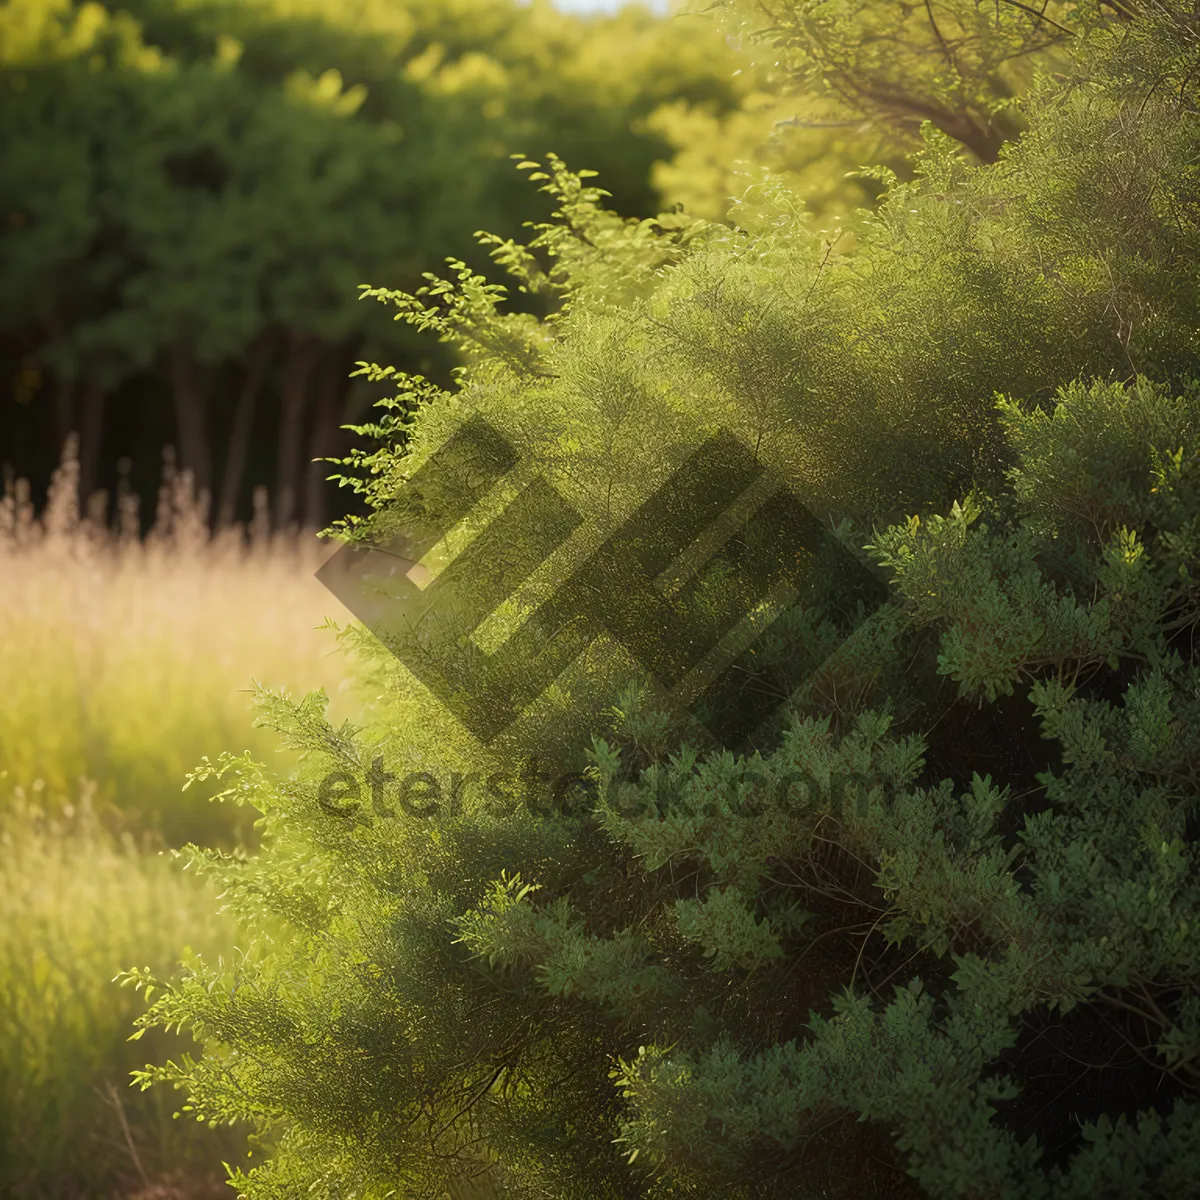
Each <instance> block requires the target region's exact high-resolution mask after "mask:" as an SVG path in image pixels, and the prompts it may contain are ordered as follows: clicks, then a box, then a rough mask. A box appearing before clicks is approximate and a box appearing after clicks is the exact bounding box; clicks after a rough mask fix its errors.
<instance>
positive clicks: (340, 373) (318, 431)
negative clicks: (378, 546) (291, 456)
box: [304, 343, 350, 529]
mask: <svg viewBox="0 0 1200 1200" xmlns="http://www.w3.org/2000/svg"><path fill="white" fill-rule="evenodd" d="M349 365H350V364H349V351H348V350H347V347H346V345H345V344H344V343H342V344H339V345H337V346H335V347H334V348H333V349H332V350H330V351H328V352H327V353H326V355H325V358H324V361H323V363H322V370H321V373H320V376H319V380H318V384H317V397H316V411H315V412H314V414H313V420H312V435H311V438H310V439H309V443H308V458H309V462H308V476H307V478H306V480H305V488H304V524H305V525H306V526H307V527H309V528H311V529H324V528H325V526H326V524H327V523H328V520H329V517H328V506H327V500H328V497H329V490H328V489H329V484H328V483H327V482H326V478H327V476H328V475H329V474H330V472H331V471H332V470H333V465H332V464H331V463H326V462H314V461H313V460H314V459H320V458H327V457H329V456H331V455H334V454H337V453H338V451H339V449H340V442H341V429H340V428H339V426H340V425H341V423H342V421H343V419H344V407H345V405H344V402H345V396H346V384H347V383H348V382H349V375H350V372H349V369H348V368H349Z"/></svg>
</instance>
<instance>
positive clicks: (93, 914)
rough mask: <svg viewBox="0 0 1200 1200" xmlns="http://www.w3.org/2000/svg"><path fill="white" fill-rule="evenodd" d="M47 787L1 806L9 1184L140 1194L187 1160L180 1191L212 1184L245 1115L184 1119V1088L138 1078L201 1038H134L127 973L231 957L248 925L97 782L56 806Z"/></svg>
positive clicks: (2, 1165) (3, 1088)
mask: <svg viewBox="0 0 1200 1200" xmlns="http://www.w3.org/2000/svg"><path fill="white" fill-rule="evenodd" d="M2 786H3V785H2V783H0V787H2ZM43 798H45V799H51V798H50V797H46V796H45V795H44V790H43V789H38V790H37V792H35V793H33V794H32V795H29V794H26V793H24V792H23V791H22V790H21V789H16V790H14V791H11V792H9V793H8V794H7V796H6V805H5V811H4V814H3V816H2V817H0V1195H4V1196H11V1197H14V1200H24V1198H25V1197H30V1198H33V1197H37V1198H38V1200H51V1198H52V1197H56V1196H64V1197H66V1196H71V1197H83V1196H97V1197H107V1196H115V1195H117V1194H121V1195H123V1196H133V1195H134V1194H136V1193H137V1192H138V1191H139V1190H146V1189H147V1188H148V1187H149V1186H150V1184H152V1183H156V1182H158V1181H160V1180H163V1179H165V1178H169V1177H170V1176H171V1175H172V1174H174V1175H179V1174H180V1173H181V1172H183V1173H185V1174H186V1175H187V1176H188V1177H189V1178H190V1180H191V1181H192V1183H193V1186H192V1188H191V1189H189V1190H187V1191H184V1192H182V1193H181V1194H191V1195H198V1194H200V1188H199V1187H198V1186H196V1185H198V1184H203V1185H207V1188H206V1190H208V1191H211V1190H212V1189H213V1188H214V1186H215V1185H217V1184H219V1182H220V1179H221V1177H222V1176H223V1171H222V1168H221V1161H222V1159H226V1160H228V1159H230V1158H231V1157H232V1156H233V1155H235V1154H237V1155H238V1156H239V1157H244V1156H245V1154H246V1146H245V1138H246V1135H245V1131H238V1130H229V1129H225V1130H216V1131H213V1130H209V1129H207V1128H197V1127H196V1126H195V1124H194V1123H191V1122H186V1121H178V1120H174V1119H173V1112H174V1111H175V1110H176V1109H178V1108H179V1105H180V1098H179V1097H177V1096H175V1095H174V1094H172V1093H170V1092H167V1093H165V1094H164V1093H163V1092H162V1089H158V1090H152V1091H151V1092H148V1093H142V1092H141V1091H139V1090H137V1089H131V1088H130V1075H129V1073H130V1072H131V1071H132V1070H134V1069H136V1068H137V1067H140V1066H142V1065H143V1064H144V1063H146V1062H147V1061H151V1060H156V1059H157V1058H164V1057H172V1056H178V1055H179V1054H180V1053H181V1052H183V1051H185V1050H187V1049H189V1048H190V1047H191V1041H190V1039H181V1038H177V1037H171V1038H165V1037H162V1036H161V1035H160V1036H159V1037H158V1039H157V1044H154V1045H148V1044H147V1043H148V1041H149V1039H144V1040H142V1041H138V1042H132V1043H131V1042H130V1041H129V1040H128V1039H129V1036H130V1034H131V1032H132V1021H133V1020H134V1018H135V1017H136V1016H137V1015H138V1014H139V1012H140V1011H141V1010H142V1008H143V1007H144V1001H143V1000H142V998H141V997H140V996H138V995H136V994H135V993H133V992H132V990H131V989H122V988H120V987H118V985H117V984H116V983H114V982H113V977H114V976H115V975H116V974H117V973H118V971H120V970H122V969H125V968H128V967H129V966H131V965H133V964H138V965H142V966H150V967H151V968H152V969H157V970H159V971H161V972H162V973H163V974H164V975H170V974H172V973H173V971H174V968H175V966H176V964H177V963H178V962H179V961H180V960H181V959H183V958H187V957H188V956H189V955H191V954H192V953H193V952H198V953H203V954H204V956H205V957H206V958H215V957H217V956H225V957H228V956H230V955H231V954H232V953H233V951H234V947H235V945H236V943H237V929H236V927H235V926H234V925H233V923H232V921H231V920H230V919H229V918H228V917H226V916H224V915H222V914H221V913H220V911H219V910H220V904H219V902H218V901H217V898H216V896H215V895H214V893H213V890H212V889H211V888H210V887H208V886H207V885H206V884H205V883H203V882H201V881H199V880H197V879H195V878H194V877H193V876H191V875H186V874H184V872H183V871H181V870H180V869H179V867H178V865H177V864H176V863H175V862H173V861H171V860H170V859H169V858H168V857H167V856H166V855H164V854H160V853H155V852H153V851H147V849H146V848H144V847H139V846H138V845H137V843H136V842H135V840H134V839H133V837H132V836H131V835H129V834H125V835H124V837H123V838H121V837H114V836H113V835H111V834H109V833H107V832H106V831H105V830H104V829H103V828H101V827H100V826H99V824H98V822H97V821H96V820H95V818H94V815H93V814H92V813H91V806H90V800H89V794H88V789H86V788H85V789H84V790H83V792H82V794H81V795H78V796H77V797H76V802H75V804H73V805H71V804H68V805H66V806H64V805H63V804H62V803H61V801H62V798H61V797H54V798H52V799H53V801H54V802H53V803H52V804H51V805H50V808H51V809H53V810H57V812H58V813H59V814H60V815H59V816H57V817H48V816H47V814H46V811H45V810H44V809H42V808H40V807H39V805H38V804H37V801H38V800H39V799H43Z"/></svg>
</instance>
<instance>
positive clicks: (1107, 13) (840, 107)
mask: <svg viewBox="0 0 1200 1200" xmlns="http://www.w3.org/2000/svg"><path fill="white" fill-rule="evenodd" d="M715 7H717V8H719V9H721V10H722V15H723V16H724V17H725V18H726V20H727V22H728V23H729V24H730V26H731V28H733V29H736V31H737V35H738V36H739V37H742V36H745V37H746V38H748V39H749V40H750V41H751V42H752V43H758V44H762V43H765V44H766V46H768V47H769V48H770V51H771V52H772V53H773V54H778V55H781V58H780V59H779V60H776V62H775V66H776V67H777V68H779V71H780V74H781V75H782V77H783V78H785V79H787V80H788V82H789V84H790V85H791V86H792V87H793V88H794V89H796V90H799V91H803V92H808V93H810V94H814V95H818V96H821V97H822V98H824V99H825V101H826V103H829V102H832V106H833V112H834V114H835V115H836V116H838V117H843V118H845V117H849V118H851V119H858V120H864V119H865V120H868V121H870V122H872V123H874V124H879V125H882V126H884V127H885V128H890V129H893V130H896V131H899V132H901V133H907V134H908V135H909V136H910V137H913V136H915V135H916V134H917V132H918V130H919V128H920V126H921V124H922V123H923V122H925V121H932V122H933V124H934V125H935V126H936V127H937V128H938V129H940V130H941V131H942V132H943V133H945V134H947V135H948V136H949V137H952V138H954V140H955V141H957V142H960V143H961V144H962V145H963V146H965V147H966V148H967V149H968V150H970V151H971V152H972V153H973V154H974V155H975V156H976V157H977V158H978V159H979V160H980V161H981V162H995V161H996V160H997V159H998V158H999V155H1000V147H1001V146H1002V145H1003V144H1004V142H1005V141H1008V140H1011V139H1012V138H1013V137H1014V136H1015V135H1016V134H1017V133H1019V132H1020V129H1021V123H1020V115H1019V110H1018V109H1017V108H1016V107H1015V102H1016V100H1017V97H1018V96H1019V95H1020V94H1021V92H1023V91H1024V90H1025V88H1026V87H1027V86H1028V84H1029V82H1030V80H1031V77H1032V69H1033V67H1034V66H1035V65H1036V64H1042V65H1046V66H1049V67H1053V66H1055V65H1062V64H1063V63H1064V57H1063V56H1064V53H1065V52H1066V51H1067V49H1068V47H1069V46H1070V44H1071V43H1072V42H1073V41H1075V40H1076V39H1077V38H1078V37H1079V36H1080V34H1081V33H1083V32H1084V31H1085V30H1087V29H1089V28H1093V27H1095V26H1097V25H1103V24H1105V23H1106V22H1107V21H1109V20H1112V19H1115V20H1117V21H1124V20H1128V19H1130V18H1131V17H1132V16H1133V15H1134V14H1136V13H1138V12H1140V11H1141V8H1142V6H1141V5H1139V4H1136V3H1131V4H1125V3H1124V2H1123V0H1112V2H1109V0H1083V2H1082V3H1080V2H1076V0H1065V2H1062V3H1058V2H1056V3H1047V4H1042V5H1038V6H1031V5H1027V4H1022V3H1019V2H1018V0H1002V2H998V3H996V4H995V5H992V6H985V5H980V4H976V3H974V0H938V2H937V3H934V2H933V0H920V2H915V0H912V2H910V0H898V2H897V3H894V4H890V5H885V6H882V7H881V6H879V5H878V4H871V3H868V2H867V0H770V2H768V0H715ZM764 18H765V19H766V20H767V22H768V24H766V25H761V24H759V22H760V21H761V20H763V19H764Z"/></svg>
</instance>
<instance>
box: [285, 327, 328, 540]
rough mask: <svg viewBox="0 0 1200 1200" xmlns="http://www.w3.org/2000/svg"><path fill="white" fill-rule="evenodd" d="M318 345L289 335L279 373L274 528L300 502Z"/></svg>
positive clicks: (301, 335)
mask: <svg viewBox="0 0 1200 1200" xmlns="http://www.w3.org/2000/svg"><path fill="white" fill-rule="evenodd" d="M320 349H321V346H320V343H319V342H318V341H317V340H316V338H314V337H312V336H311V335H310V334H307V333H301V332H298V331H293V332H292V334H291V338H290V344H289V346H288V353H287V363H286V365H285V367H284V371H283V386H282V389H281V396H280V406H279V443H278V447H279V450H278V455H277V457H276V464H275V528H276V529H284V528H286V526H287V525H288V524H289V522H291V521H292V519H293V518H294V517H295V515H296V507H297V503H298V501H299V499H300V480H301V477H302V471H301V462H300V455H301V447H302V446H303V445H304V415H305V411H306V409H307V407H308V396H309V390H310V387H311V383H312V372H313V367H314V366H315V364H316V361H317V356H318V354H319V353H320Z"/></svg>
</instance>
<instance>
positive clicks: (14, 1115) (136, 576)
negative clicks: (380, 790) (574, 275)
mask: <svg viewBox="0 0 1200 1200" xmlns="http://www.w3.org/2000/svg"><path fill="white" fill-rule="evenodd" d="M77 489H78V469H77V465H76V463H75V461H74V456H73V448H72V447H68V451H67V453H66V454H65V455H64V460H63V464H62V466H61V467H60V468H59V470H58V472H57V473H56V475H55V478H54V483H53V486H52V489H51V495H50V498H49V502H48V504H47V507H46V510H45V512H44V513H43V514H42V515H41V517H40V518H36V519H35V516H34V514H33V512H32V509H31V506H30V504H29V489H28V487H27V485H25V484H24V483H23V482H18V483H16V484H14V485H9V486H7V487H6V489H5V492H4V495H3V498H2V499H0V1195H4V1196H13V1197H14V1198H20V1200H24V1198H25V1197H30V1198H33V1197H37V1198H38V1200H53V1198H55V1197H59V1196H61V1197H64V1198H66V1197H70V1198H71V1200H80V1198H82V1197H93V1196H94V1197H97V1200H115V1198H116V1197H118V1196H120V1197H122V1198H123V1200H127V1198H128V1197H131V1196H134V1195H137V1196H141V1197H142V1198H143V1200H150V1198H151V1197H153V1198H155V1200H199V1198H200V1197H202V1196H203V1197H207V1196H211V1195H214V1194H215V1195H220V1194H227V1195H232V1193H230V1192H229V1191H228V1189H227V1188H225V1187H224V1186H223V1185H222V1184H221V1183H220V1180H221V1179H223V1177H224V1172H223V1170H222V1169H221V1166H220V1163H221V1160H222V1158H224V1159H226V1160H228V1161H233V1159H234V1158H235V1157H236V1156H241V1157H243V1158H244V1155H245V1153H246V1144H245V1131H229V1130H224V1131H222V1130H217V1131H210V1130H208V1129H206V1128H203V1127H197V1126H196V1125H195V1123H194V1122H187V1121H175V1120H172V1113H173V1111H174V1109H176V1108H178V1107H179V1105H180V1104H181V1103H182V1097H180V1096H177V1095H176V1094H174V1093H171V1092H170V1091H167V1090H165V1089H162V1088H152V1089H150V1091H148V1092H146V1093H142V1092H140V1091H137V1090H130V1088H129V1086H128V1084H129V1072H130V1071H131V1070H133V1069H135V1068H137V1067H140V1066H143V1065H144V1064H145V1063H147V1062H151V1061H164V1060H165V1059H166V1058H168V1057H171V1056H175V1055H178V1054H179V1053H180V1052H181V1050H184V1049H186V1048H187V1046H186V1045H180V1044H179V1039H177V1038H172V1039H170V1040H171V1041H172V1042H174V1043H175V1044H173V1045H170V1044H167V1042H166V1041H164V1040H163V1036H162V1035H161V1034H159V1035H156V1037H155V1038H151V1037H150V1036H147V1038H145V1039H143V1040H141V1041H138V1042H133V1043H130V1042H128V1041H127V1038H128V1037H129V1035H130V1034H131V1033H132V1031H133V1028H132V1024H131V1023H132V1021H133V1019H134V1017H135V1016H137V1015H138V1013H139V1012H141V1011H142V1009H143V1007H144V1001H143V1000H142V998H141V996H140V995H139V994H137V993H134V992H133V991H132V990H131V989H121V988H119V987H118V986H117V985H116V984H115V983H113V982H112V980H113V977H114V976H115V975H116V974H117V972H118V971H120V970H123V969H126V968H129V967H132V966H144V967H150V968H151V969H152V970H153V971H154V973H155V974H156V975H158V977H159V978H164V977H168V976H170V975H171V974H173V971H174V967H175V965H176V964H177V963H178V962H179V961H180V960H181V959H183V958H186V957H188V956H189V955H190V954H191V953H192V952H193V951H199V950H204V951H205V953H206V957H208V956H211V955H213V954H222V955H227V954H229V953H231V952H232V950H233V947H234V946H235V944H236V943H237V937H238V931H237V930H236V928H235V927H234V926H233V924H232V923H231V922H230V920H229V919H228V918H226V917H224V916H222V915H220V912H219V909H220V905H219V902H218V901H217V899H216V897H215V896H214V895H213V894H212V892H211V890H210V889H209V888H208V887H207V885H205V884H203V883H201V882H200V881H198V880H196V879H195V878H193V877H192V876H191V875H185V874H183V873H182V871H181V870H180V869H179V867H178V865H177V864H176V863H175V862H173V861H172V860H171V859H170V858H168V857H167V856H165V855H163V854H162V853H161V852H160V851H161V848H162V847H163V846H164V845H168V846H170V845H179V844H181V843H183V842H185V841H197V842H201V843H208V844H215V845H222V844H223V845H229V844H231V843H236V842H245V841H247V840H248V839H250V838H251V836H252V821H253V819H254V817H255V815H256V814H255V813H254V812H253V811H252V810H248V809H238V808H235V807H227V806H221V805H215V804H210V803H208V802H207V796H208V794H209V793H206V792H204V790H203V789H202V788H201V787H200V786H197V787H194V788H192V789H189V791H187V792H186V793H185V792H183V791H182V787H183V783H184V780H185V777H186V775H187V773H188V772H189V771H191V770H192V769H193V768H194V767H195V766H196V765H197V763H198V761H199V759H200V757H201V756H202V755H208V756H209V757H210V758H212V757H215V756H216V755H218V754H219V753H221V752H222V751H226V750H231V751H234V752H240V751H242V750H250V751H251V752H252V753H254V755H255V756H256V757H257V758H259V759H260V760H261V761H264V762H267V763H270V764H272V765H274V766H276V767H279V768H283V769H286V768H287V767H288V765H289V764H288V762H287V758H286V756H285V754H284V752H282V751H280V750H279V749H278V747H277V746H276V742H275V737H274V735H273V734H272V733H271V732H270V731H268V730H259V729H255V728H254V727H253V714H252V712H251V709H250V706H249V696H248V694H247V689H248V688H249V687H250V686H251V684H252V682H255V681H257V682H258V683H261V684H263V685H265V686H268V687H273V688H277V689H278V688H285V689H286V690H288V691H290V692H292V693H294V694H301V693H304V692H307V691H310V690H312V689H315V688H318V687H323V688H325V690H326V692H327V693H328V694H329V695H330V697H331V712H332V713H333V714H334V715H335V716H336V717H338V718H339V719H340V718H341V717H344V716H353V715H354V712H355V710H356V707H357V706H356V705H355V703H354V700H353V696H352V694H351V692H350V690H349V688H350V680H351V672H350V670H349V664H348V662H347V660H346V658H345V657H344V656H343V655H342V654H341V653H340V652H338V651H337V645H336V641H335V637H334V635H333V633H332V632H330V631H329V630H322V629H320V628H318V627H319V626H321V625H322V624H323V623H324V622H325V620H326V618H328V617H332V618H333V619H334V620H335V621H336V622H337V623H338V624H343V623H345V622H346V621H347V620H349V619H350V618H349V614H348V613H347V612H346V610H345V609H344V608H343V607H342V606H341V605H340V604H339V603H338V601H337V600H335V599H334V597H333V596H332V595H330V594H329V593H328V592H327V591H326V589H325V588H324V587H322V585H321V584H320V583H319V582H318V581H317V580H316V579H315V578H314V572H315V570H316V569H317V567H318V566H319V565H320V564H321V562H322V561H324V559H325V558H326V557H328V555H329V554H331V553H332V552H333V549H334V546H333V545H332V544H330V543H327V542H320V541H318V540H317V539H316V538H315V537H312V536H301V535H298V534H296V533H291V534H288V535H285V536H275V537H270V536H267V534H266V533H265V532H264V531H263V529H262V528H261V527H260V528H258V529H257V530H256V529H251V530H248V531H247V530H242V529H236V530H232V531H229V532H227V533H224V534H222V535H221V536H219V537H216V538H212V537H210V536H209V535H208V533H207V531H206V529H205V526H204V523H203V520H202V518H203V505H202V504H201V503H198V502H197V501H196V499H195V497H194V496H193V495H192V491H191V488H190V486H189V481H188V480H187V478H186V477H178V478H168V480H167V484H166V485H165V487H164V489H163V493H162V496H161V498H160V503H159V508H158V513H157V516H156V520H155V524H154V528H153V530H152V531H151V533H150V535H149V536H148V537H147V538H145V539H142V538H140V537H139V536H138V531H137V515H136V511H135V510H134V509H132V508H131V507H130V505H129V504H128V503H127V502H125V501H122V502H121V503H119V505H118V514H117V521H116V528H115V529H113V528H110V527H109V526H108V525H107V523H106V522H105V521H104V519H103V516H102V515H101V513H100V511H99V510H98V509H97V508H96V506H93V511H92V513H91V514H90V516H89V518H87V519H83V520H81V519H79V517H78V508H79V505H78V498H77ZM214 790H215V789H214ZM160 1043H161V1044H160ZM214 1187H215V1189H216V1190H215V1192H214V1190H213V1189H214Z"/></svg>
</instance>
